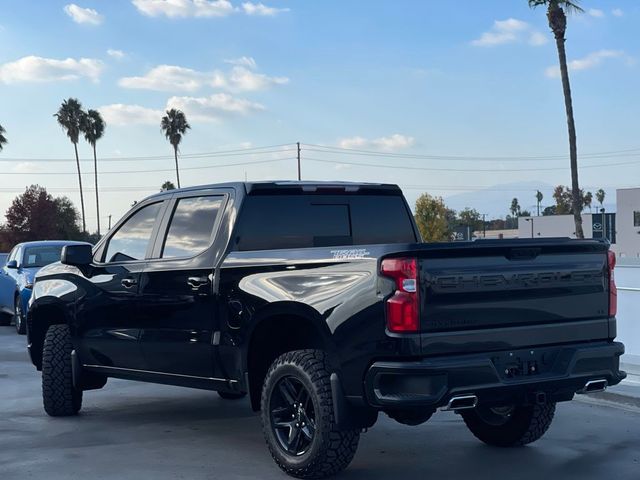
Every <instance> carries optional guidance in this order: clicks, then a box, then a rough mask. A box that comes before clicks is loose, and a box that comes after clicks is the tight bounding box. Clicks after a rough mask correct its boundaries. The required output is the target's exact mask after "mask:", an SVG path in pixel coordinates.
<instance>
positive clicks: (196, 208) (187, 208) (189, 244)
mask: <svg viewBox="0 0 640 480" xmlns="http://www.w3.org/2000/svg"><path fill="white" fill-rule="evenodd" d="M222 200H223V198H222V197H220V196H216V197H194V198H181V199H180V200H178V203H177V205H176V208H175V210H174V212H173V216H172V218H171V223H170V225H169V231H168V232H167V237H166V239H165V242H164V247H163V249H162V257H163V258H170V257H191V256H193V255H196V254H198V253H200V252H202V251H203V250H205V249H206V248H207V247H208V246H209V244H210V243H211V236H212V234H213V226H214V224H215V222H216V217H217V216H218V212H219V211H220V207H221V206H222Z"/></svg>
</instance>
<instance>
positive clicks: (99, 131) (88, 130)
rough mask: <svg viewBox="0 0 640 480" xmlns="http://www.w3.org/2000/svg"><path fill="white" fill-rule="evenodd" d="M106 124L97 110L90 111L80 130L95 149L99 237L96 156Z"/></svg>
mask: <svg viewBox="0 0 640 480" xmlns="http://www.w3.org/2000/svg"><path fill="white" fill-rule="evenodd" d="M105 127H106V124H105V123H104V120H103V119H102V116H101V115H100V112H98V111H97V110H88V111H87V113H86V114H85V115H83V116H82V124H81V126H80V128H81V129H82V133H84V139H85V140H86V141H87V142H88V143H89V145H91V147H93V177H94V181H95V185H96V212H97V215H98V217H97V218H98V236H100V199H99V195H98V157H97V156H96V143H97V142H98V140H100V139H101V138H102V136H103V135H104V129H105Z"/></svg>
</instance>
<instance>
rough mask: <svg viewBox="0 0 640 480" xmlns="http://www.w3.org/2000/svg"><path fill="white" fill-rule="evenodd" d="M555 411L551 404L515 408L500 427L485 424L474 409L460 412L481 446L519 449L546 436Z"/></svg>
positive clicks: (553, 405)
mask: <svg viewBox="0 0 640 480" xmlns="http://www.w3.org/2000/svg"><path fill="white" fill-rule="evenodd" d="M555 411H556V404H555V403H546V404H544V405H529V406H517V407H515V408H514V410H513V413H512V414H511V416H510V417H509V419H508V420H507V421H506V422H505V423H504V424H502V425H492V424H489V423H487V422H486V421H484V420H483V419H482V418H481V416H480V415H479V414H478V412H477V411H476V410H475V409H474V410H463V411H462V412H461V414H462V418H463V420H464V423H465V424H466V425H467V427H468V428H469V430H470V431H471V433H473V434H474V435H475V437H476V438H478V439H479V440H481V441H483V442H484V443H486V444H489V445H493V446H496V447H521V446H523V445H527V444H528V443H532V442H535V441H536V440H538V439H539V438H540V437H542V436H543V435H544V434H545V433H546V431H547V430H548V429H549V426H550V425H551V421H552V420H553V416H554V414H555Z"/></svg>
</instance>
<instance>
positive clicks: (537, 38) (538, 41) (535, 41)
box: [529, 32, 549, 47]
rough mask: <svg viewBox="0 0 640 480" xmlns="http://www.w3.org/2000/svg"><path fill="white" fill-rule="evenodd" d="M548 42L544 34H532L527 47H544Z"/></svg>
mask: <svg viewBox="0 0 640 480" xmlns="http://www.w3.org/2000/svg"><path fill="white" fill-rule="evenodd" d="M548 41H549V39H548V38H547V36H546V35H545V34H544V33H540V32H533V33H532V34H531V35H530V36H529V45H532V46H534V47H539V46H540V45H544V44H545V43H547V42H548Z"/></svg>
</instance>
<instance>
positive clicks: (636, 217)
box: [633, 211, 640, 227]
mask: <svg viewBox="0 0 640 480" xmlns="http://www.w3.org/2000/svg"><path fill="white" fill-rule="evenodd" d="M633 226H634V227H640V211H638V212H633Z"/></svg>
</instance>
